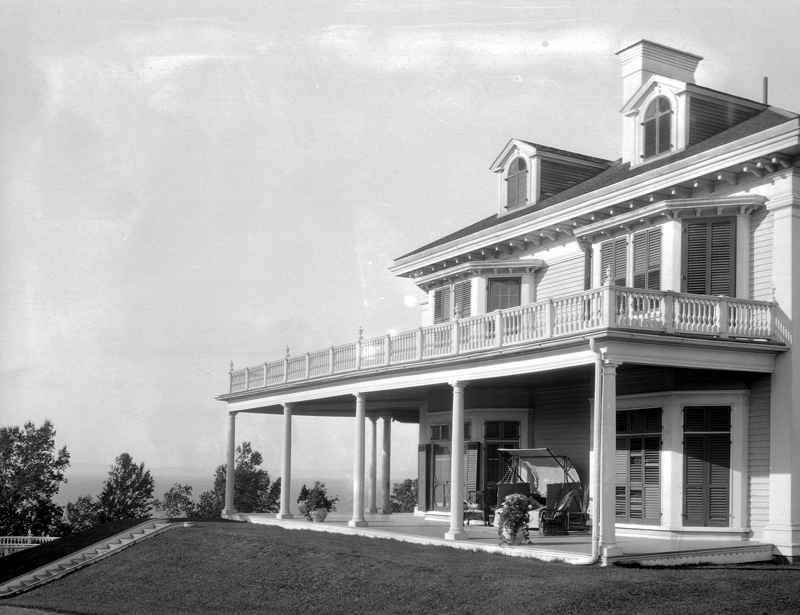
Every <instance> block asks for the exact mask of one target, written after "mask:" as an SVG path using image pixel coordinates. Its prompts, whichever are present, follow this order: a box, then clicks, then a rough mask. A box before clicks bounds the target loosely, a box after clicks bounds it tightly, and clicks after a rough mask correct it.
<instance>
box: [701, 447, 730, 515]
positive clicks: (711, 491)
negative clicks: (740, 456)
mask: <svg viewBox="0 0 800 615" xmlns="http://www.w3.org/2000/svg"><path fill="white" fill-rule="evenodd" d="M706 438H707V440H708V444H707V446H708V465H709V482H708V525H709V526H713V527H728V515H729V504H728V503H729V491H730V490H729V484H730V459H731V453H730V435H729V434H727V433H725V434H713V435H708V436H706Z"/></svg>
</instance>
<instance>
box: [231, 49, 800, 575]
mask: <svg viewBox="0 0 800 615" xmlns="http://www.w3.org/2000/svg"><path fill="white" fill-rule="evenodd" d="M617 55H618V57H619V60H620V61H621V64H622V109H621V113H622V116H623V130H622V136H621V139H622V147H621V158H620V159H619V160H616V161H610V160H604V159H600V158H596V157H592V156H587V155H584V154H580V153H575V152H569V151H565V150H562V149H559V148H557V147H553V146H551V145H542V144H537V143H534V142H530V141H524V140H518V139H512V140H511V141H510V142H509V143H508V144H507V145H506V147H505V148H504V149H503V150H502V151H501V152H500V153H499V155H498V156H497V158H496V159H495V160H494V162H493V163H492V164H491V167H490V168H491V171H492V172H494V173H495V174H496V177H497V183H498V193H497V202H496V205H495V209H494V211H487V217H486V218H485V219H483V220H480V221H477V222H474V223H472V224H469V225H468V226H465V227H464V228H463V229H461V230H459V231H456V232H454V233H452V234H450V235H448V236H446V237H443V238H441V239H439V240H437V241H435V242H433V243H430V244H428V245H425V246H423V247H421V248H419V249H418V250H415V251H413V252H411V253H409V254H406V255H404V256H402V257H400V258H398V259H396V261H395V264H394V266H393V267H392V269H391V270H392V272H393V273H394V274H395V275H397V276H401V277H404V278H408V279H409V281H410V283H415V284H416V285H417V286H418V287H419V288H421V289H422V290H423V291H425V293H426V296H427V299H426V301H423V302H422V322H421V326H420V328H418V329H416V330H413V331H407V332H401V333H397V334H391V335H385V336H381V337H377V338H369V339H359V340H357V341H355V342H353V343H349V344H343V345H341V346H335V347H332V348H327V349H324V350H319V351H315V352H309V353H306V354H304V355H300V356H287V357H285V358H283V359H281V360H278V361H272V362H267V363H264V364H262V365H258V366H252V367H248V368H246V369H243V370H236V371H233V370H232V371H231V386H230V391H229V392H228V393H226V394H224V395H221V396H220V397H219V399H220V400H223V401H225V402H226V403H227V410H228V412H229V416H230V430H229V434H228V437H229V445H228V465H229V467H231V466H232V465H233V450H234V445H233V442H234V437H235V416H236V414H237V413H238V412H253V413H273V414H274V413H281V414H283V416H284V417H285V418H284V436H283V463H282V471H281V475H282V477H283V484H284V494H283V500H282V504H281V513H280V514H279V518H287V517H290V516H291V513H290V512H289V491H290V484H291V428H292V420H291V419H292V416H293V415H298V414H305V415H320V416H343V417H344V416H348V417H352V416H355V440H354V475H355V476H356V480H355V484H354V508H355V512H354V514H353V519H352V520H351V521H350V525H351V526H354V527H358V526H362V525H365V524H366V523H367V521H366V519H365V517H364V511H365V510H367V511H372V512H376V511H383V512H389V511H390V509H389V493H390V490H389V488H390V466H391V450H390V441H391V440H390V438H391V424H392V422H393V421H402V422H411V423H418V424H419V446H418V451H417V454H418V459H419V497H418V508H417V514H418V515H425V516H427V517H429V518H436V517H439V516H440V517H442V518H443V519H445V520H448V521H449V529H448V530H447V532H446V534H445V537H446V538H449V539H452V540H459V539H463V538H465V537H466V533H465V531H464V528H463V517H462V501H463V500H464V499H465V498H466V497H467V495H468V494H469V493H471V492H478V491H484V490H486V489H487V488H490V487H491V486H493V485H496V484H497V483H498V482H500V481H502V480H503V477H504V474H505V473H506V472H507V470H508V468H507V465H506V462H505V460H504V458H503V456H502V455H501V453H500V449H509V448H512V449H513V448H544V447H546V448H548V449H550V450H551V451H552V452H553V453H554V454H557V455H564V456H568V457H569V458H570V460H571V462H572V465H573V467H574V468H575V470H576V471H577V473H578V474H579V476H580V480H581V481H582V482H584V483H586V484H587V485H588V493H589V497H588V501H589V511H590V514H591V517H592V519H593V532H594V534H595V536H596V539H597V543H598V545H599V550H600V553H601V555H603V556H612V555H615V554H618V553H619V546H618V545H617V544H616V536H617V535H635V536H643V537H652V538H654V539H657V538H659V537H682V536H687V537H692V538H704V539H708V540H709V541H713V540H715V539H723V538H724V539H727V540H731V539H733V540H742V541H748V540H753V541H759V542H766V543H771V544H773V545H774V546H775V553H776V554H777V555H779V556H781V557H784V558H788V559H795V560H796V559H800V355H798V354H797V353H796V352H795V351H794V350H793V344H792V342H793V340H794V339H797V336H798V334H800V157H799V156H800V120H799V119H798V115H797V114H796V113H791V112H788V111H784V110H782V109H777V108H775V107H772V106H770V105H768V104H766V103H765V102H757V101H752V100H747V99H744V98H740V97H737V96H734V95H730V94H726V93H723V92H718V91H715V90H711V89H708V88H705V87H703V86H701V85H698V84H696V83H695V79H694V74H695V70H696V68H697V65H698V63H699V62H700V61H701V60H702V58H700V57H699V56H696V55H694V54H691V53H686V52H683V51H679V50H676V49H673V48H670V47H667V46H664V45H661V44H657V43H653V42H650V41H646V40H642V41H639V42H637V43H635V44H633V45H631V46H629V47H626V48H625V49H623V50H621V51H620V52H618V54H617ZM466 222H470V221H466ZM367 419H369V423H368V422H367ZM368 426H369V428H370V429H371V430H372V436H373V437H372V438H371V439H370V442H371V443H372V448H371V450H370V451H367V450H366V430H367V428H368ZM378 427H380V433H379V430H378ZM378 449H380V450H378ZM367 459H369V460H370V472H369V473H366V461H367ZM379 471H380V476H379V475H378V474H379ZM367 474H368V475H367ZM229 476H230V479H231V480H232V478H233V477H232V473H230V474H229ZM523 478H525V479H526V480H528V479H530V477H523ZM367 483H368V484H369V486H370V487H371V489H370V493H371V494H372V496H371V497H370V501H369V502H367V501H366V499H365V493H366V489H365V485H366V484H367ZM376 493H378V495H377V496H376V495H375V494H376ZM232 498H233V485H232V483H231V484H229V485H228V501H227V502H226V511H227V512H228V513H232V512H233V499H232ZM454 502H455V503H456V504H455V505H453V503H454Z"/></svg>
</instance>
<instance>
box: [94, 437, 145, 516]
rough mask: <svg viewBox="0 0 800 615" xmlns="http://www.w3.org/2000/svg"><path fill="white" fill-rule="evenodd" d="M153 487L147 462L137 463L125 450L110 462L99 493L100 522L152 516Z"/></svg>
mask: <svg viewBox="0 0 800 615" xmlns="http://www.w3.org/2000/svg"><path fill="white" fill-rule="evenodd" d="M153 488H154V484H153V477H152V476H150V471H149V470H145V468H144V462H142V463H140V464H139V465H137V464H135V463H134V462H133V459H131V456H130V455H129V454H128V453H122V454H121V455H120V456H119V457H117V459H116V464H115V465H113V466H111V469H110V470H109V472H108V478H107V479H106V482H105V483H104V484H103V491H102V492H101V493H100V495H99V497H98V505H99V508H100V511H99V521H100V523H105V522H106V521H114V520H116V519H136V518H138V517H147V516H149V515H150V511H151V509H152V508H153Z"/></svg>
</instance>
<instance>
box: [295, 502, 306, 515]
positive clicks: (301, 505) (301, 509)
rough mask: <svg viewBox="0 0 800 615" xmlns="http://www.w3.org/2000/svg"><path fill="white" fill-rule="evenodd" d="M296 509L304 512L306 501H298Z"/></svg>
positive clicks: (301, 512) (302, 513)
mask: <svg viewBox="0 0 800 615" xmlns="http://www.w3.org/2000/svg"><path fill="white" fill-rule="evenodd" d="M297 509H298V510H299V511H300V514H301V515H304V514H306V503H305V502H298V503H297Z"/></svg>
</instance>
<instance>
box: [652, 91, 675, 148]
mask: <svg viewBox="0 0 800 615" xmlns="http://www.w3.org/2000/svg"><path fill="white" fill-rule="evenodd" d="M659 100H660V101H663V102H665V103H666V111H665V112H663V113H664V115H659V117H658V119H657V120H656V121H657V122H658V153H659V154H662V153H664V152H668V151H669V150H670V145H671V143H670V140H671V137H672V134H671V133H672V114H671V113H670V111H669V102H667V99H666V98H662V99H659ZM662 106H663V105H662Z"/></svg>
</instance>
